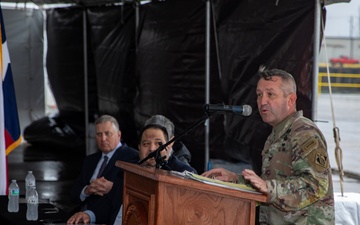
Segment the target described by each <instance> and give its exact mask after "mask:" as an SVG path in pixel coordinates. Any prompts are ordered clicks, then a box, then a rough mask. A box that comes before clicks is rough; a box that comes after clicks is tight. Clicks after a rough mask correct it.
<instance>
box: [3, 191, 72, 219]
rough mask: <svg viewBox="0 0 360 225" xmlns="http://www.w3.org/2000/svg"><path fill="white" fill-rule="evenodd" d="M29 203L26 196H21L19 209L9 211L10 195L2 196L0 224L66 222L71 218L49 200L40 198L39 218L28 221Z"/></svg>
mask: <svg viewBox="0 0 360 225" xmlns="http://www.w3.org/2000/svg"><path fill="white" fill-rule="evenodd" d="M26 210H27V203H26V200H25V198H24V197H20V200H19V211H18V212H8V196H5V195H1V196H0V224H6V225H12V224H14V225H15V224H16V225H19V224H21V225H26V224H51V223H65V222H66V221H67V219H68V218H69V216H70V215H69V214H68V213H67V212H66V211H64V210H62V209H59V208H57V207H55V206H54V205H53V204H51V203H49V202H48V201H47V200H41V199H40V200H39V206H38V219H37V220H36V221H28V220H27V219H26Z"/></svg>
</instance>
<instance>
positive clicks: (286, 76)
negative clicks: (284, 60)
mask: <svg viewBox="0 0 360 225" xmlns="http://www.w3.org/2000/svg"><path fill="white" fill-rule="evenodd" d="M258 74H259V79H264V80H273V77H280V78H281V79H282V81H283V82H284V83H286V84H288V85H289V87H290V90H287V91H286V90H285V88H284V91H285V92H290V93H291V92H293V93H296V82H295V79H294V77H293V76H292V75H291V74H290V73H288V72H286V71H285V70H281V69H266V68H265V67H264V66H260V68H259V71H258ZM285 94H289V93H285Z"/></svg>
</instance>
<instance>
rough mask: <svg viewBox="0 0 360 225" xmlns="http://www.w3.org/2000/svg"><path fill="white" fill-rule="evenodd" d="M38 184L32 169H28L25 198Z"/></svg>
mask: <svg viewBox="0 0 360 225" xmlns="http://www.w3.org/2000/svg"><path fill="white" fill-rule="evenodd" d="M35 186H36V180H35V176H34V174H33V172H32V171H28V174H27V175H26V177H25V189H26V192H25V199H27V198H28V194H29V191H30V190H31V189H32V188H34V187H35Z"/></svg>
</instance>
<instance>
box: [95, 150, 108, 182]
mask: <svg viewBox="0 0 360 225" xmlns="http://www.w3.org/2000/svg"><path fill="white" fill-rule="evenodd" d="M107 161H108V157H107V156H106V155H104V159H103V162H102V164H101V166H100V169H99V173H98V175H97V178H99V177H100V176H101V174H102V172H103V171H104V169H105V166H106V164H107Z"/></svg>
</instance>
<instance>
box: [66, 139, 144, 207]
mask: <svg viewBox="0 0 360 225" xmlns="http://www.w3.org/2000/svg"><path fill="white" fill-rule="evenodd" d="M101 155H102V152H101V151H99V152H96V153H94V154H91V155H88V156H87V157H86V158H85V159H84V162H83V166H82V170H81V173H80V175H79V177H78V178H77V180H76V182H75V184H74V186H73V188H72V190H71V198H72V200H73V201H74V202H75V203H76V204H78V205H79V207H80V205H83V204H86V207H87V208H89V207H90V208H91V207H92V206H93V205H96V203H97V202H98V201H99V200H100V199H101V198H102V197H101V196H98V195H91V196H89V197H87V198H86V200H85V201H84V202H81V200H80V193H81V191H82V190H83V188H84V187H85V186H86V185H89V184H90V179H91V177H92V175H93V173H94V171H95V168H96V165H97V164H98V162H99V160H100V159H101ZM117 160H121V161H125V162H131V163H137V162H138V161H139V152H138V151H137V150H135V149H133V148H131V147H128V146H127V145H126V144H122V146H121V147H120V148H118V149H117V150H116V152H115V153H114V155H113V156H112V157H111V159H110V160H109V162H108V164H107V165H106V167H105V169H104V171H103V173H102V176H104V177H105V178H106V179H107V180H109V181H112V182H114V181H115V179H116V177H117V176H123V170H122V169H121V168H119V167H117V166H115V163H116V161H117ZM114 186H115V184H114ZM78 209H79V208H78Z"/></svg>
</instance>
